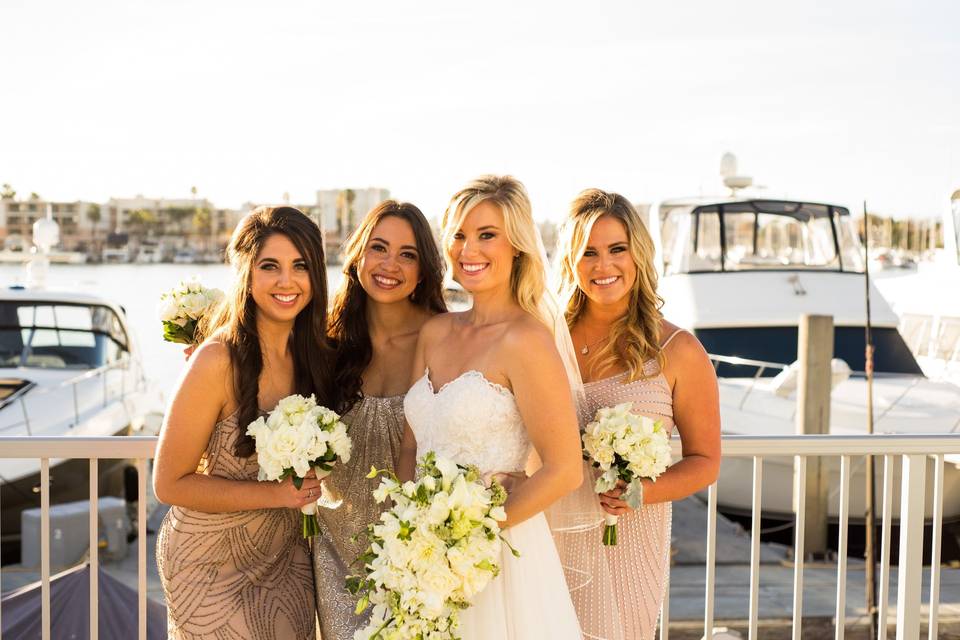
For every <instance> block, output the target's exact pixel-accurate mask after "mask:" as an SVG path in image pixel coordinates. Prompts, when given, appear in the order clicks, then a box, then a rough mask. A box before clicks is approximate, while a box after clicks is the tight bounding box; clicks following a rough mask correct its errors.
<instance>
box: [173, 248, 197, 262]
mask: <svg viewBox="0 0 960 640" xmlns="http://www.w3.org/2000/svg"><path fill="white" fill-rule="evenodd" d="M173 262H174V264H195V263H196V262H197V252H196V251H194V250H193V249H192V248H190V247H184V248H182V249H177V252H176V253H175V254H173Z"/></svg>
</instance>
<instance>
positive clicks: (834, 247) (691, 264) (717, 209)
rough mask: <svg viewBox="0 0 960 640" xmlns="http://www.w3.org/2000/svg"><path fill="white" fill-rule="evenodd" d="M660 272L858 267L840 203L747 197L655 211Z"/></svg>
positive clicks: (852, 233)
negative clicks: (744, 199)
mask: <svg viewBox="0 0 960 640" xmlns="http://www.w3.org/2000/svg"><path fill="white" fill-rule="evenodd" d="M660 222H661V237H660V239H661V243H662V249H663V250H662V256H663V261H664V273H665V274H667V275H670V274H675V273H698V272H704V271H756V270H772V269H787V270H797V269H809V270H830V271H852V272H862V271H863V257H862V255H861V251H862V250H861V245H860V241H859V238H858V236H857V232H856V229H855V228H854V225H853V222H852V221H851V219H850V213H849V211H847V210H846V209H844V208H843V207H836V206H833V205H825V204H813V203H806V202H791V201H786V200H747V201H741V202H728V203H716V204H710V205H706V206H699V207H698V206H693V205H672V206H670V205H667V206H663V207H662V208H661V209H660Z"/></svg>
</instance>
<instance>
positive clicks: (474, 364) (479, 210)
mask: <svg viewBox="0 0 960 640" xmlns="http://www.w3.org/2000/svg"><path fill="white" fill-rule="evenodd" d="M443 239H444V249H445V253H446V256H447V259H448V261H449V262H450V265H451V268H452V271H453V274H454V277H455V278H456V279H457V281H458V282H460V284H461V285H463V287H464V288H465V289H466V290H467V291H469V292H470V293H471V294H472V295H473V307H472V308H471V309H470V310H468V311H465V312H462V313H447V314H441V315H439V316H436V317H434V318H433V319H431V320H429V321H427V323H426V324H425V325H424V326H423V328H422V329H421V331H420V339H419V342H418V344H417V353H416V356H415V358H414V367H415V375H414V380H415V382H414V384H413V387H412V388H411V389H410V391H409V393H408V394H407V397H406V400H405V402H404V407H405V412H406V417H407V423H408V428H407V430H406V433H405V434H404V439H403V443H402V444H401V453H400V460H399V463H398V469H397V470H398V474H399V475H400V477H401V479H410V478H412V477H413V474H414V463H415V459H416V457H417V453H418V452H419V453H421V454H423V453H426V452H427V451H431V450H432V451H435V452H437V454H439V455H442V456H446V457H449V458H452V459H453V460H456V461H457V462H462V463H468V464H475V465H477V466H478V467H479V468H480V470H481V471H482V472H483V473H484V474H487V475H491V476H492V475H496V476H497V477H499V478H501V479H502V480H503V482H504V484H505V485H506V486H507V489H508V491H509V498H508V500H507V503H506V505H505V506H506V512H507V521H506V523H505V525H506V527H507V529H506V531H505V534H504V535H505V537H506V538H507V539H508V540H509V541H510V543H511V544H512V545H513V546H514V547H515V548H516V549H517V550H518V551H519V552H520V554H521V556H520V558H514V557H513V556H512V555H511V554H510V553H509V551H507V550H506V549H505V550H504V553H503V555H502V558H501V572H500V575H499V576H498V577H497V578H495V579H494V580H493V581H492V582H491V583H490V584H489V585H488V586H487V588H486V589H485V590H484V591H483V592H482V593H481V594H480V595H479V596H478V597H477V598H476V600H475V602H474V606H472V607H471V608H469V609H467V610H465V611H463V612H461V614H460V620H461V624H460V629H459V633H460V634H461V635H462V637H463V639H464V640H540V639H543V640H547V639H548V638H549V639H550V640H579V639H580V637H581V635H580V627H579V625H578V623H577V616H576V612H575V611H574V608H573V603H572V601H571V599H570V594H569V591H568V590H567V585H566V582H565V580H564V574H563V568H562V567H561V564H560V559H559V556H558V554H557V551H556V547H555V546H554V543H553V539H552V537H551V534H550V529H549V527H548V526H547V522H546V519H545V518H544V516H543V510H544V509H545V508H547V507H548V506H549V505H550V504H551V503H552V502H554V501H555V500H557V499H558V498H560V497H561V496H563V495H564V494H566V493H568V492H570V491H572V490H573V489H575V488H576V487H577V486H579V484H580V482H581V481H582V465H581V457H580V443H579V437H578V436H579V434H578V430H577V421H576V411H575V409H574V403H573V399H572V396H571V392H570V386H569V384H568V380H567V374H566V372H565V369H564V364H563V361H562V360H561V358H560V355H559V353H558V351H557V349H556V346H555V344H554V336H553V333H552V331H551V328H550V327H552V325H551V324H550V322H551V319H550V318H549V316H548V314H547V313H546V312H545V309H544V303H545V300H544V296H545V289H546V282H545V280H546V267H545V265H544V264H543V258H542V251H541V247H542V245H541V244H540V240H539V235H538V233H537V230H536V227H535V225H534V223H533V218H532V215H531V208H530V201H529V198H528V197H527V194H526V191H525V189H524V188H523V185H522V184H520V182H518V181H517V180H515V179H514V178H511V177H497V176H484V177H481V178H479V179H477V180H475V181H473V182H472V183H470V184H469V185H468V186H467V187H466V188H464V189H462V190H461V191H460V192H459V193H457V194H456V195H455V196H454V197H453V199H452V201H451V203H450V206H449V208H448V209H447V212H446V213H445V214H444V218H443ZM531 455H533V456H535V457H536V458H537V462H538V463H539V465H540V466H539V468H538V470H537V471H536V472H535V473H533V474H532V475H531V476H530V477H529V478H527V477H525V476H524V473H523V471H524V468H525V467H527V464H528V462H529V461H530V458H531Z"/></svg>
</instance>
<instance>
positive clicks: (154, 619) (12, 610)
mask: <svg viewBox="0 0 960 640" xmlns="http://www.w3.org/2000/svg"><path fill="white" fill-rule="evenodd" d="M99 586H100V589H99V592H100V594H99V595H100V599H99V605H100V606H99V609H100V613H99V619H100V624H99V629H100V638H101V639H102V640H131V638H136V637H137V592H136V591H135V590H134V589H131V588H130V587H128V586H126V585H125V584H123V583H122V582H120V581H119V580H117V579H116V578H113V577H111V576H110V575H109V574H107V573H104V571H103V569H101V570H100V575H99ZM89 593H90V565H89V564H83V565H80V566H78V567H74V568H73V569H68V570H67V571H64V572H63V573H59V574H57V575H55V576H52V577H51V578H50V636H51V638H53V640H84V639H86V638H89V637H90V599H89V597H88V596H89ZM0 610H2V611H3V617H2V619H3V637H4V638H17V639H18V640H19V639H22V640H34V638H36V640H40V631H41V629H40V624H41V618H40V583H39V582H35V583H33V584H29V585H27V586H25V587H22V588H20V589H16V590H15V591H11V592H10V593H7V594H4V596H3V599H2V600H0ZM166 637H167V609H166V607H164V606H163V605H161V604H158V603H156V602H154V601H153V600H150V599H149V598H148V599H147V638H148V639H149V640H164V639H165V638H166Z"/></svg>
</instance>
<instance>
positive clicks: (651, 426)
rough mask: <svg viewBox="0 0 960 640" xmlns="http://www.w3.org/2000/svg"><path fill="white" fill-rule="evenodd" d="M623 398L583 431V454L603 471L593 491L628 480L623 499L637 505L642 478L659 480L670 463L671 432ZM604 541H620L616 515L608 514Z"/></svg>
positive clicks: (641, 496)
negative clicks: (633, 407) (635, 409)
mask: <svg viewBox="0 0 960 640" xmlns="http://www.w3.org/2000/svg"><path fill="white" fill-rule="evenodd" d="M631 409H632V404H631V403H629V402H624V403H623V404H618V405H617V406H615V407H603V408H601V409H600V410H598V411H597V415H596V416H595V417H594V419H593V422H591V423H590V424H588V425H587V428H586V430H585V431H584V433H583V450H584V458H585V459H586V460H589V461H590V462H592V463H593V466H594V467H595V468H598V469H600V470H601V471H602V472H603V473H602V474H601V475H600V477H599V478H597V483H596V485H595V486H594V491H596V492H597V493H605V492H607V491H610V490H611V489H613V488H614V487H616V486H617V481H618V480H623V481H624V482H625V483H626V484H627V489H626V491H625V492H624V493H623V496H621V497H622V499H623V500H624V501H625V502H626V503H627V504H628V505H630V507H631V508H633V509H637V508H639V507H640V505H641V504H642V500H643V487H642V485H641V484H640V480H641V479H642V478H650V479H651V480H656V479H657V477H658V476H659V475H660V474H661V473H663V472H664V471H665V470H666V468H667V467H668V466H669V465H670V434H669V432H668V431H667V430H666V429H664V428H663V423H662V422H660V421H659V420H656V421H654V420H651V419H650V418H647V417H645V416H640V415H637V414H636V413H634V412H633V411H631ZM603 544H605V545H608V546H610V545H615V544H617V516H614V515H610V514H607V517H606V527H605V528H604V531H603Z"/></svg>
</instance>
